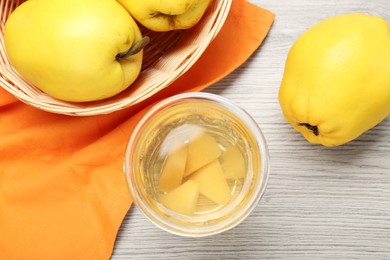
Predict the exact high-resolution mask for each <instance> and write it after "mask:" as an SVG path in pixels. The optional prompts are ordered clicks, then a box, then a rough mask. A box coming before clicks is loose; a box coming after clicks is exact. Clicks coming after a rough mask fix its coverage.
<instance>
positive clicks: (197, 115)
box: [124, 93, 269, 237]
mask: <svg viewBox="0 0 390 260" xmlns="http://www.w3.org/2000/svg"><path fill="white" fill-rule="evenodd" d="M194 129H195V130H199V129H201V130H202V131H204V132H205V133H207V134H208V135H209V136H212V137H213V138H214V139H215V140H216V141H217V143H218V146H219V147H220V149H221V151H222V153H223V152H224V151H225V150H226V148H227V147H229V146H231V145H234V146H235V147H237V148H238V149H239V151H240V153H241V155H242V157H243V158H244V162H245V177H243V178H233V179H230V180H227V182H228V184H229V188H230V192H231V199H230V200H229V202H228V203H227V204H224V205H218V204H215V203H211V202H210V201H209V200H208V199H207V198H206V199H205V198H202V196H200V197H199V200H198V206H197V210H196V212H195V213H194V214H193V215H191V216H188V215H183V214H179V213H177V212H175V211H173V210H171V209H169V208H167V207H165V206H164V205H163V204H162V203H161V202H160V200H159V198H160V196H162V195H163V194H164V192H161V191H160V190H159V189H158V181H159V175H160V173H161V169H162V167H163V165H164V160H165V157H166V153H165V152H164V151H166V150H167V144H168V143H170V142H172V141H173V140H177V139H180V138H182V139H183V140H184V137H186V136H187V135H188V133H189V132H191V131H194ZM164 156H165V157H164ZM124 171H125V174H126V178H127V182H128V186H129V190H130V194H131V196H132V198H133V201H134V203H135V204H136V205H137V206H138V207H139V208H140V210H141V211H142V212H143V213H144V215H145V216H146V217H147V218H148V219H149V220H151V222H152V223H154V224H155V225H157V226H158V227H160V228H162V229H164V230H166V231H168V232H171V233H173V234H176V235H181V236H189V237H200V236H208V235H212V234H217V233H220V232H223V231H226V230H229V229H231V228H233V227H234V226H236V225H238V224H239V223H240V222H241V221H243V220H244V219H245V218H246V217H247V216H248V215H249V214H250V212H251V211H252V210H253V209H254V208H255V206H256V205H257V204H258V202H259V200H260V198H261V197H262V195H263V193H264V191H265V188H266V184H267V180H268V175H269V153H268V148H267V144H266V141H265V138H264V136H263V134H262V132H261V130H260V128H259V127H258V125H257V123H256V122H255V121H254V120H253V119H252V117H251V116H250V115H249V114H248V113H246V112H245V111H244V110H242V109H241V108H239V107H238V106H236V105H235V104H233V103H232V102H230V101H229V100H227V99H225V98H222V97H220V96H218V95H215V94H208V93H185V94H179V95H176V96H173V97H170V98H167V99H165V100H163V101H161V102H159V103H158V104H156V105H155V106H153V107H152V108H151V109H150V110H149V111H148V112H147V113H146V114H145V115H144V116H143V117H142V118H141V119H140V121H139V122H138V123H137V125H136V126H135V128H134V130H133V132H132V134H131V136H130V139H129V143H128V145H127V149H126V153H125V160H124Z"/></svg>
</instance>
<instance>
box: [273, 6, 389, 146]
mask: <svg viewBox="0 0 390 260" xmlns="http://www.w3.org/2000/svg"><path fill="white" fill-rule="evenodd" d="M279 101H280V105H281V108H282V111H283V114H284V116H285V118H286V120H287V121H288V122H290V123H291V124H292V126H293V127H294V128H295V129H296V130H297V131H299V132H300V133H301V134H302V135H303V136H304V137H305V138H306V139H307V140H308V141H309V142H312V143H317V144H322V145H325V146H337V145H342V144H345V143H347V142H349V141H351V140H354V139H355V138H357V137H358V136H360V135H361V134H362V133H364V132H365V131H367V130H368V129H371V128H372V127H374V126H375V125H377V124H379V123H380V122H381V121H382V120H384V119H385V118H386V117H387V116H388V115H389V113H390V29H389V25H388V24H387V22H386V21H385V20H384V19H382V18H381V17H378V16H369V15H365V14H360V13H353V14H343V15H339V16H334V17H331V18H328V19H325V20H323V21H321V22H319V23H318V24H316V25H314V26H313V27H312V28H310V29H309V30H308V31H306V32H305V33H304V34H303V35H302V36H301V37H299V39H298V40H297V41H296V42H295V43H294V45H293V46H292V48H291V50H290V52H289V54H288V56H287V61H286V66H285V71H284V76H283V79H282V82H281V86H280V90H279Z"/></svg>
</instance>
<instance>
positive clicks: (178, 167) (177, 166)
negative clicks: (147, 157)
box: [158, 140, 187, 192]
mask: <svg viewBox="0 0 390 260" xmlns="http://www.w3.org/2000/svg"><path fill="white" fill-rule="evenodd" d="M186 159H187V145H186V144H185V143H184V142H182V141H180V140H177V141H174V142H173V143H172V146H171V147H170V149H169V152H168V155H167V158H166V160H165V162H164V166H163V168H162V172H161V175H160V179H159V183H158V188H159V190H160V191H163V192H166V191H170V190H173V189H174V188H177V187H179V186H180V184H181V183H182V179H183V175H184V169H185V166H186Z"/></svg>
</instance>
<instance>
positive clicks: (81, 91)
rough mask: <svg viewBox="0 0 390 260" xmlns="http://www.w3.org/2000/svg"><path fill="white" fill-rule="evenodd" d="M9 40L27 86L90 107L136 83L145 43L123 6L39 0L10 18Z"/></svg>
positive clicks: (91, 0)
mask: <svg viewBox="0 0 390 260" xmlns="http://www.w3.org/2000/svg"><path fill="white" fill-rule="evenodd" d="M4 40H5V47H6V51H7V54H8V57H9V59H10V61H11V64H12V65H13V67H14V68H15V69H16V70H17V71H18V72H19V73H20V74H21V75H22V76H23V77H24V78H25V79H26V80H27V81H29V82H30V83H31V84H33V85H34V86H36V87H37V88H39V89H41V90H42V91H44V92H46V93H47V94H49V95H51V96H53V97H55V98H58V99H62V100H66V101H75V102H84V101H94V100H101V99H105V98H108V97H111V96H113V95H116V94H117V93H119V92H121V91H123V90H124V89H126V88H127V87H128V86H129V85H131V83H132V82H134V81H135V79H136V78H137V77H138V75H139V73H140V70H141V65H142V58H143V57H142V55H143V53H142V48H143V46H144V44H143V41H144V40H145V39H144V38H142V35H141V32H140V30H139V28H138V26H137V24H136V23H135V21H134V20H133V19H132V17H131V16H130V14H129V13H128V12H127V11H126V10H125V9H124V8H123V7H122V6H121V5H120V4H119V3H118V2H117V1H114V0H99V1H95V0H82V1H80V0H34V1H26V2H24V3H22V4H21V5H20V6H18V7H17V8H16V9H15V11H14V12H13V13H12V14H11V15H10V16H9V18H8V20H7V22H6V25H5V29H4Z"/></svg>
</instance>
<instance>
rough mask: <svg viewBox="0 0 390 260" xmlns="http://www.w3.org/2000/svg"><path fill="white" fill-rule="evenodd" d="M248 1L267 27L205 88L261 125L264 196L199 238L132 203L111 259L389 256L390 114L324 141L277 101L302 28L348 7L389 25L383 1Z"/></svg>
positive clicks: (387, 8) (388, 10) (389, 6)
mask: <svg viewBox="0 0 390 260" xmlns="http://www.w3.org/2000/svg"><path fill="white" fill-rule="evenodd" d="M250 2H252V3H254V4H256V5H258V6H261V7H263V8H266V9H268V10H270V11H272V12H274V13H275V14H276V20H275V23H274V25H273V27H272V30H271V32H270V33H269V35H268V37H267V39H266V40H265V42H264V43H263V45H262V46H261V47H260V48H259V50H258V51H257V52H256V53H255V54H254V55H253V56H252V57H251V58H250V59H249V60H248V61H247V62H246V63H245V64H244V65H243V66H241V67H240V68H239V69H237V70H236V71H234V72H233V73H232V74H231V75H229V76H228V77H227V78H225V79H223V80H222V81H220V82H218V83H217V84H215V85H213V86H212V87H210V88H208V89H207V90H206V91H207V92H212V93H216V94H219V95H222V96H224V97H227V98H229V99H230V100H232V101H233V102H235V103H236V104H238V105H239V106H241V107H242V108H244V109H245V110H247V111H248V112H249V113H250V114H251V115H252V116H253V118H254V119H255V120H256V121H257V122H258V124H259V126H260V127H261V129H262V130H263V132H264V135H265V136H266V138H267V141H268V145H269V149H270V156H271V173H270V179H269V182H268V187H267V190H266V193H265V195H264V197H263V199H262V200H261V201H260V203H259V205H258V206H257V207H256V209H255V210H254V211H253V213H252V214H251V215H250V216H249V217H248V218H247V219H246V220H245V221H244V222H243V223H241V224H240V225H239V226H237V227H236V228H234V229H232V230H230V231H228V232H226V233H223V234H220V235H215V236H212V237H207V238H200V239H199V238H198V239H192V238H182V237H177V236H174V235H171V234H169V233H167V232H164V231H161V230H160V229H158V228H157V227H155V226H154V225H153V224H151V223H150V222H149V221H148V220H147V219H146V218H145V217H144V216H143V215H142V213H141V212H140V211H139V210H138V208H137V207H136V206H134V207H132V208H131V210H130V211H129V213H128V214H127V216H126V218H125V220H124V222H123V224H122V227H121V229H120V231H119V234H118V238H117V241H116V244H115V249H114V252H113V256H112V259H300V260H302V259H390V118H387V119H386V120H385V121H383V122H382V123H381V124H379V125H378V126H377V127H375V128H373V129H371V130H370V131H368V132H366V133H365V134H364V135H362V136H361V137H359V138H358V139H357V140H355V141H353V142H350V143H349V144H346V145H344V146H340V147H337V148H326V147H322V146H317V145H312V144H309V143H308V142H307V141H306V140H304V139H303V137H302V136H300V134H299V133H297V132H295V131H294V130H293V129H292V128H291V127H290V126H289V125H288V124H287V123H286V121H285V120H284V118H283V116H282V114H281V110H280V106H279V103H278V98H277V93H278V90H279V85H280V81H281V77H282V74H283V69H284V62H285V59H286V56H287V53H288V50H289V48H290V47H291V45H292V43H293V42H294V41H295V40H296V39H297V38H298V36H299V35H300V34H301V33H302V32H303V31H305V30H306V29H308V28H309V27H311V26H312V25H314V24H315V23H317V22H318V21H320V20H322V19H325V18H327V17H330V16H333V15H337V14H343V13H350V12H363V13H368V14H373V15H380V16H382V17H383V18H385V19H386V20H387V21H388V22H389V23H390V2H389V0H372V1H365V0H290V1H287V0H277V1H276V0H268V1H265V0H250ZM389 73H390V72H389Z"/></svg>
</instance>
